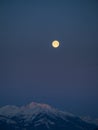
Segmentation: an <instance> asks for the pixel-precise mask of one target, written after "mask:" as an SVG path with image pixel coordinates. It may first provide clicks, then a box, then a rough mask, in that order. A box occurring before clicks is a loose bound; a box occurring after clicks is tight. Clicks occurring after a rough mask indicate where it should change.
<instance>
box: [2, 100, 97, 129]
mask: <svg viewBox="0 0 98 130" xmlns="http://www.w3.org/2000/svg"><path fill="white" fill-rule="evenodd" d="M95 128H97V126H96V125H95V124H91V123H87V122H85V121H84V120H82V119H81V118H79V117H77V116H75V115H73V114H71V113H67V112H62V111H59V110H57V109H55V108H52V107H51V106H49V105H47V104H40V103H35V102H32V103H30V104H28V105H26V106H22V107H17V106H10V105H7V106H4V107H1V108H0V130H94V129H95Z"/></svg>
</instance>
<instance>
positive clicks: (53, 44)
mask: <svg viewBox="0 0 98 130" xmlns="http://www.w3.org/2000/svg"><path fill="white" fill-rule="evenodd" d="M59 45H60V43H59V41H57V40H55V41H53V42H52V47H54V48H58V47H59Z"/></svg>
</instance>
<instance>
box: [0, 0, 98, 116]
mask: <svg viewBox="0 0 98 130" xmlns="http://www.w3.org/2000/svg"><path fill="white" fill-rule="evenodd" d="M55 39H57V40H59V41H60V43H61V45H60V47H59V48H58V49H54V48H52V46H51V42H52V41H53V40H55ZM97 50H98V1H97V0H74V1H73V0H39V1H37V0H32V1H31V0H28V1H26V0H20V1H18V0H12V1H11V0H10V1H4V0H0V106H2V105H6V104H15V105H23V104H27V103H29V102H31V101H36V102H44V103H49V104H51V105H52V106H54V107H57V108H59V109H62V110H67V111H69V112H73V113H75V114H77V115H91V116H94V117H98V101H97V100H98V51H97Z"/></svg>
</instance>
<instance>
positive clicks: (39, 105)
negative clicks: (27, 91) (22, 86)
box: [27, 102, 52, 109]
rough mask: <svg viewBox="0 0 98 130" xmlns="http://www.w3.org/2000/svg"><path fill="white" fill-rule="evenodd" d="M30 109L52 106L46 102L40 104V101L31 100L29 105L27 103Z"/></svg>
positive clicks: (49, 107)
mask: <svg viewBox="0 0 98 130" xmlns="http://www.w3.org/2000/svg"><path fill="white" fill-rule="evenodd" d="M27 106H28V107H29V108H30V109H32V108H34V107H40V108H42V109H52V107H51V106H50V105H48V104H41V103H36V102H31V103H30V104H29V105H27Z"/></svg>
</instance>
